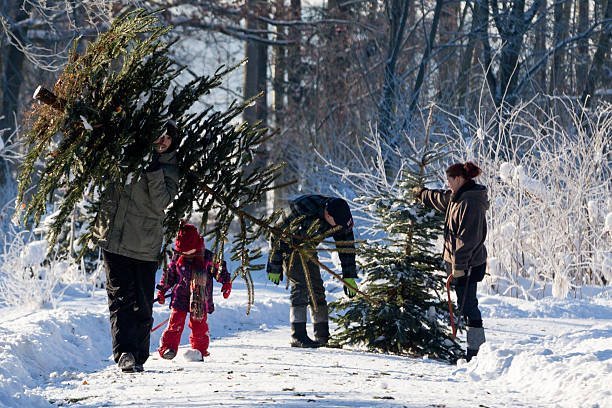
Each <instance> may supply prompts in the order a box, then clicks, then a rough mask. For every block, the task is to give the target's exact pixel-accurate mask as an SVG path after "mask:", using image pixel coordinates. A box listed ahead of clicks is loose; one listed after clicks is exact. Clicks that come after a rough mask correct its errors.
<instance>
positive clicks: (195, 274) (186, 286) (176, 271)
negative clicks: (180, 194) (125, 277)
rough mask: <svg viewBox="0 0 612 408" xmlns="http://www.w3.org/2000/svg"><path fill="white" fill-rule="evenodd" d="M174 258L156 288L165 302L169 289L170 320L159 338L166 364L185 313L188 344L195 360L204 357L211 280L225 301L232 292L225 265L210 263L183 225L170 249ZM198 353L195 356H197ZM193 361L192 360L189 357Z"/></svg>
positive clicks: (193, 231) (209, 254) (195, 234)
mask: <svg viewBox="0 0 612 408" xmlns="http://www.w3.org/2000/svg"><path fill="white" fill-rule="evenodd" d="M173 249H174V256H173V258H172V261H171V262H170V264H169V265H168V269H167V273H164V276H163V277H162V280H161V282H160V283H159V285H157V289H158V292H157V300H158V301H159V303H160V304H164V302H165V293H166V291H167V290H168V289H170V288H173V289H172V301H171V302H170V308H171V309H172V312H171V313H170V320H169V322H168V327H167V328H166V330H165V331H164V333H163V334H162V337H161V340H160V346H159V349H158V352H159V355H160V356H161V357H162V358H164V359H167V360H171V359H173V358H174V357H175V356H176V353H177V350H178V346H179V343H180V341H181V334H182V333H183V329H184V328H185V319H186V317H187V313H189V328H190V329H191V335H190V336H189V342H190V344H191V348H192V349H193V350H197V352H195V354H196V357H195V358H194V359H195V360H202V357H205V356H208V355H209V353H208V345H209V343H210V336H209V332H208V323H207V314H208V313H212V312H213V311H214V309H215V306H214V303H213V294H212V292H213V282H212V278H213V277H214V278H215V279H216V280H217V282H219V283H221V284H222V287H221V293H223V297H224V298H225V299H227V298H228V297H229V295H230V292H231V290H232V282H231V277H230V274H229V272H228V271H227V267H226V264H225V261H223V263H222V264H221V266H220V267H219V265H215V264H214V263H213V253H212V252H211V251H209V250H208V249H205V248H204V239H203V238H202V236H201V235H200V234H199V233H198V229H197V228H196V227H195V226H194V225H192V224H183V225H182V226H181V228H180V230H179V233H178V236H177V238H176V241H175V245H174V248H173ZM198 352H199V353H198ZM192 358H193V357H192Z"/></svg>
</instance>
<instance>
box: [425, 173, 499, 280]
mask: <svg viewBox="0 0 612 408" xmlns="http://www.w3.org/2000/svg"><path fill="white" fill-rule="evenodd" d="M418 198H419V199H420V200H421V201H422V202H423V204H425V205H426V206H427V207H430V208H433V209H435V210H437V211H439V212H442V213H444V214H446V216H445V219H444V260H445V261H446V262H448V263H449V264H450V265H451V267H452V268H453V269H455V270H464V271H465V270H467V269H468V268H470V267H475V266H480V265H482V264H484V263H485V262H486V261H487V249H486V248H485V245H484V241H485V238H486V237H487V222H486V211H487V210H488V209H489V199H488V197H487V188H486V187H485V186H482V185H480V184H476V183H475V182H474V181H472V180H469V181H467V182H466V183H465V184H464V185H463V186H462V187H461V188H460V189H459V191H457V194H455V195H453V194H452V193H451V191H450V190H429V189H424V190H421V192H420V193H419V194H418Z"/></svg>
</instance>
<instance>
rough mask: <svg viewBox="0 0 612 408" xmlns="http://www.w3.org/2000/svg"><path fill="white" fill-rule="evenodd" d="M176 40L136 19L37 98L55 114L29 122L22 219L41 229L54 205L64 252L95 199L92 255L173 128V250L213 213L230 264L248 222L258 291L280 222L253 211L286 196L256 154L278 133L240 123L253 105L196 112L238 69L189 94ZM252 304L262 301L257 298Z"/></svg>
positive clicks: (37, 112)
mask: <svg viewBox="0 0 612 408" xmlns="http://www.w3.org/2000/svg"><path fill="white" fill-rule="evenodd" d="M170 30H171V28H170V27H165V26H163V25H161V23H160V22H159V20H158V18H157V17H156V14H155V13H148V12H145V11H143V10H136V11H133V12H130V13H128V14H126V15H125V16H123V17H121V18H118V19H117V20H115V21H114V22H113V24H112V26H111V27H110V29H109V30H108V31H107V32H105V33H102V34H100V35H99V37H98V38H97V39H96V40H95V41H93V42H92V43H90V44H89V45H88V47H87V49H86V51H85V52H84V53H83V54H82V55H79V54H77V53H76V51H75V50H73V52H72V54H71V57H70V59H69V62H68V63H67V65H66V67H65V68H64V70H63V72H62V73H61V74H60V76H59V79H58V81H57V82H56V84H55V86H54V87H53V89H52V90H46V89H44V88H42V87H39V89H38V90H37V92H36V93H35V98H36V99H38V100H40V101H42V102H44V103H43V104H35V105H34V106H33V107H32V109H31V111H30V114H29V117H30V119H31V126H30V130H29V132H28V134H27V142H28V143H29V151H28V154H27V156H26V159H25V161H24V163H23V166H22V171H21V174H20V176H19V191H18V198H17V203H18V209H20V210H21V213H18V214H17V217H22V218H23V219H24V220H25V221H27V222H31V223H33V224H38V223H39V221H40V219H41V217H42V216H43V215H44V214H45V213H46V212H47V205H48V203H49V202H52V203H54V204H55V205H56V206H57V208H58V209H57V211H56V213H55V214H54V216H53V220H52V223H51V225H50V234H49V236H48V239H49V241H50V243H51V245H50V248H54V247H55V249H54V250H56V251H57V250H61V248H62V246H59V247H58V246H56V245H55V244H56V241H57V238H58V237H59V236H61V235H62V231H63V230H64V229H65V228H66V227H67V226H68V225H69V218H70V216H71V214H72V212H73V210H74V208H75V207H76V206H77V205H79V203H81V202H83V200H86V201H87V202H88V203H89V213H90V215H91V219H90V220H89V224H87V228H86V230H87V232H86V233H84V234H83V235H82V237H81V241H80V247H81V248H82V249H83V250H86V249H87V248H88V247H89V248H92V247H93V245H94V244H95V239H94V237H93V234H92V231H91V227H92V225H93V218H94V217H95V216H96V214H97V213H98V211H99V205H100V197H101V196H102V194H103V193H104V191H105V190H106V189H107V188H108V187H109V186H111V185H125V184H127V183H130V182H131V181H132V180H134V179H135V178H138V177H140V176H141V175H142V173H143V172H144V169H145V168H146V166H147V164H148V163H149V162H150V160H151V158H152V154H153V142H154V141H155V140H156V139H157V138H158V137H159V136H160V135H161V134H162V133H163V131H164V128H165V123H166V122H167V121H168V120H170V119H172V120H174V121H175V122H176V123H177V127H178V130H179V134H180V137H179V139H180V145H179V147H178V149H177V159H178V166H179V170H180V172H181V178H180V185H179V193H178V195H177V196H176V197H175V198H174V200H173V203H172V204H171V206H170V208H169V209H168V210H167V216H166V219H165V230H166V242H170V241H171V240H172V238H173V237H174V235H175V234H176V232H177V231H178V228H179V224H180V221H181V219H183V218H186V217H189V216H190V215H191V213H193V212H201V213H202V214H203V220H202V225H203V226H206V225H207V221H208V215H209V214H214V216H215V225H214V227H213V229H212V230H210V231H207V233H208V234H210V236H212V238H213V239H214V244H213V248H212V249H213V251H214V252H215V254H216V257H217V260H221V259H223V253H224V251H223V245H224V242H226V241H227V240H228V236H229V235H230V227H231V226H232V224H233V223H234V222H236V223H237V225H238V227H237V228H236V229H235V230H236V231H238V232H237V233H236V234H235V237H234V245H233V246H232V258H233V259H238V260H240V261H241V268H240V269H239V271H237V273H239V274H241V275H242V276H243V277H244V278H245V279H247V283H248V287H249V288H251V289H252V285H251V284H250V282H251V280H250V275H249V271H250V270H253V269H257V266H253V265H252V264H251V262H252V260H253V259H256V258H258V257H259V256H260V253H259V249H258V248H255V249H253V247H254V246H253V245H251V244H252V243H253V242H254V241H255V240H257V239H258V238H259V237H261V235H262V234H265V233H266V232H267V231H266V230H265V228H264V227H265V226H268V225H272V224H273V223H275V222H276V221H277V220H278V216H279V214H278V213H274V214H272V215H270V216H267V217H266V216H263V217H259V218H256V217H252V216H250V215H249V214H247V213H246V212H245V211H244V208H245V207H246V206H247V205H252V204H254V203H258V202H261V200H262V199H263V198H264V196H265V193H266V191H268V190H270V189H271V188H274V187H273V184H274V180H275V178H276V177H277V175H278V171H279V169H280V167H281V165H280V164H278V165H269V166H266V167H257V166H254V165H253V162H254V160H253V159H254V155H255V154H256V149H257V148H258V147H260V146H261V144H262V143H264V142H265V141H266V140H267V139H268V138H269V137H271V134H270V133H269V131H268V129H266V128H264V127H262V126H260V124H253V125H249V124H247V123H241V122H240V116H241V114H242V112H243V110H244V109H245V108H246V107H248V106H249V105H250V104H251V103H252V102H253V101H252V100H247V101H245V102H243V103H236V102H234V103H232V104H231V105H230V106H229V107H228V108H227V109H225V110H223V111H216V110H215V109H214V107H212V106H210V107H208V108H206V109H204V110H200V111H198V110H197V109H196V107H195V104H196V103H197V102H198V101H200V100H201V99H202V97H203V96H205V95H208V94H210V91H211V90H212V89H213V88H215V87H218V86H219V85H221V83H222V79H223V77H224V76H225V75H226V74H227V73H228V72H230V71H231V70H232V69H235V68H236V67H233V68H229V69H225V68H223V67H222V68H220V69H219V70H218V71H217V72H216V73H215V74H214V75H212V76H200V77H196V78H194V79H193V80H192V81H191V82H189V83H187V84H186V85H184V86H181V85H178V84H177V81H175V79H176V78H177V77H178V76H179V75H181V74H182V73H183V72H184V68H185V67H183V66H180V65H179V64H177V63H176V62H175V61H174V60H173V59H172V57H171V54H170V52H169V50H170V47H171V46H172V44H173V42H171V41H169V40H168V34H169V32H170ZM39 164H42V166H39ZM246 169H248V171H247V170H246ZM35 179H36V181H35ZM26 193H27V194H26ZM249 293H250V295H251V302H252V290H251V291H250V292H249Z"/></svg>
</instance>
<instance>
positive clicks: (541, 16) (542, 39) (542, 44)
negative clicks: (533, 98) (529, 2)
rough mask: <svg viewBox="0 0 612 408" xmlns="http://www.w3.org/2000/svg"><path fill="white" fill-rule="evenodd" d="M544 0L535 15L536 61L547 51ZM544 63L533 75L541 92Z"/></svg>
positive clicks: (543, 86)
mask: <svg viewBox="0 0 612 408" xmlns="http://www.w3.org/2000/svg"><path fill="white" fill-rule="evenodd" d="M546 3H547V2H546V0H543V1H542V3H541V4H540V8H539V10H538V17H537V22H536V24H535V27H534V29H535V44H534V48H535V49H534V53H533V55H534V59H535V60H536V61H537V60H539V59H540V58H542V57H543V56H544V55H545V54H546V52H547V51H548V50H547V49H546V36H547V33H548V29H547V26H546V23H547V13H546V7H547V4H546ZM546 65H548V64H544V67H543V68H542V69H540V70H539V71H537V74H536V75H535V78H536V79H535V83H536V86H537V87H538V91H539V92H542V93H546Z"/></svg>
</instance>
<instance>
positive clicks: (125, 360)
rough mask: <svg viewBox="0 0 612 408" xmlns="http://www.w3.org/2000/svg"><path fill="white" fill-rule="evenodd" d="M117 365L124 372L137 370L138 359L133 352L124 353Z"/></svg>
mask: <svg viewBox="0 0 612 408" xmlns="http://www.w3.org/2000/svg"><path fill="white" fill-rule="evenodd" d="M117 365H118V366H119V368H120V369H121V371H123V372H124V373H133V372H134V371H136V359H135V358H134V355H133V354H132V353H122V354H121V356H120V357H119V361H118V362H117Z"/></svg>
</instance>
